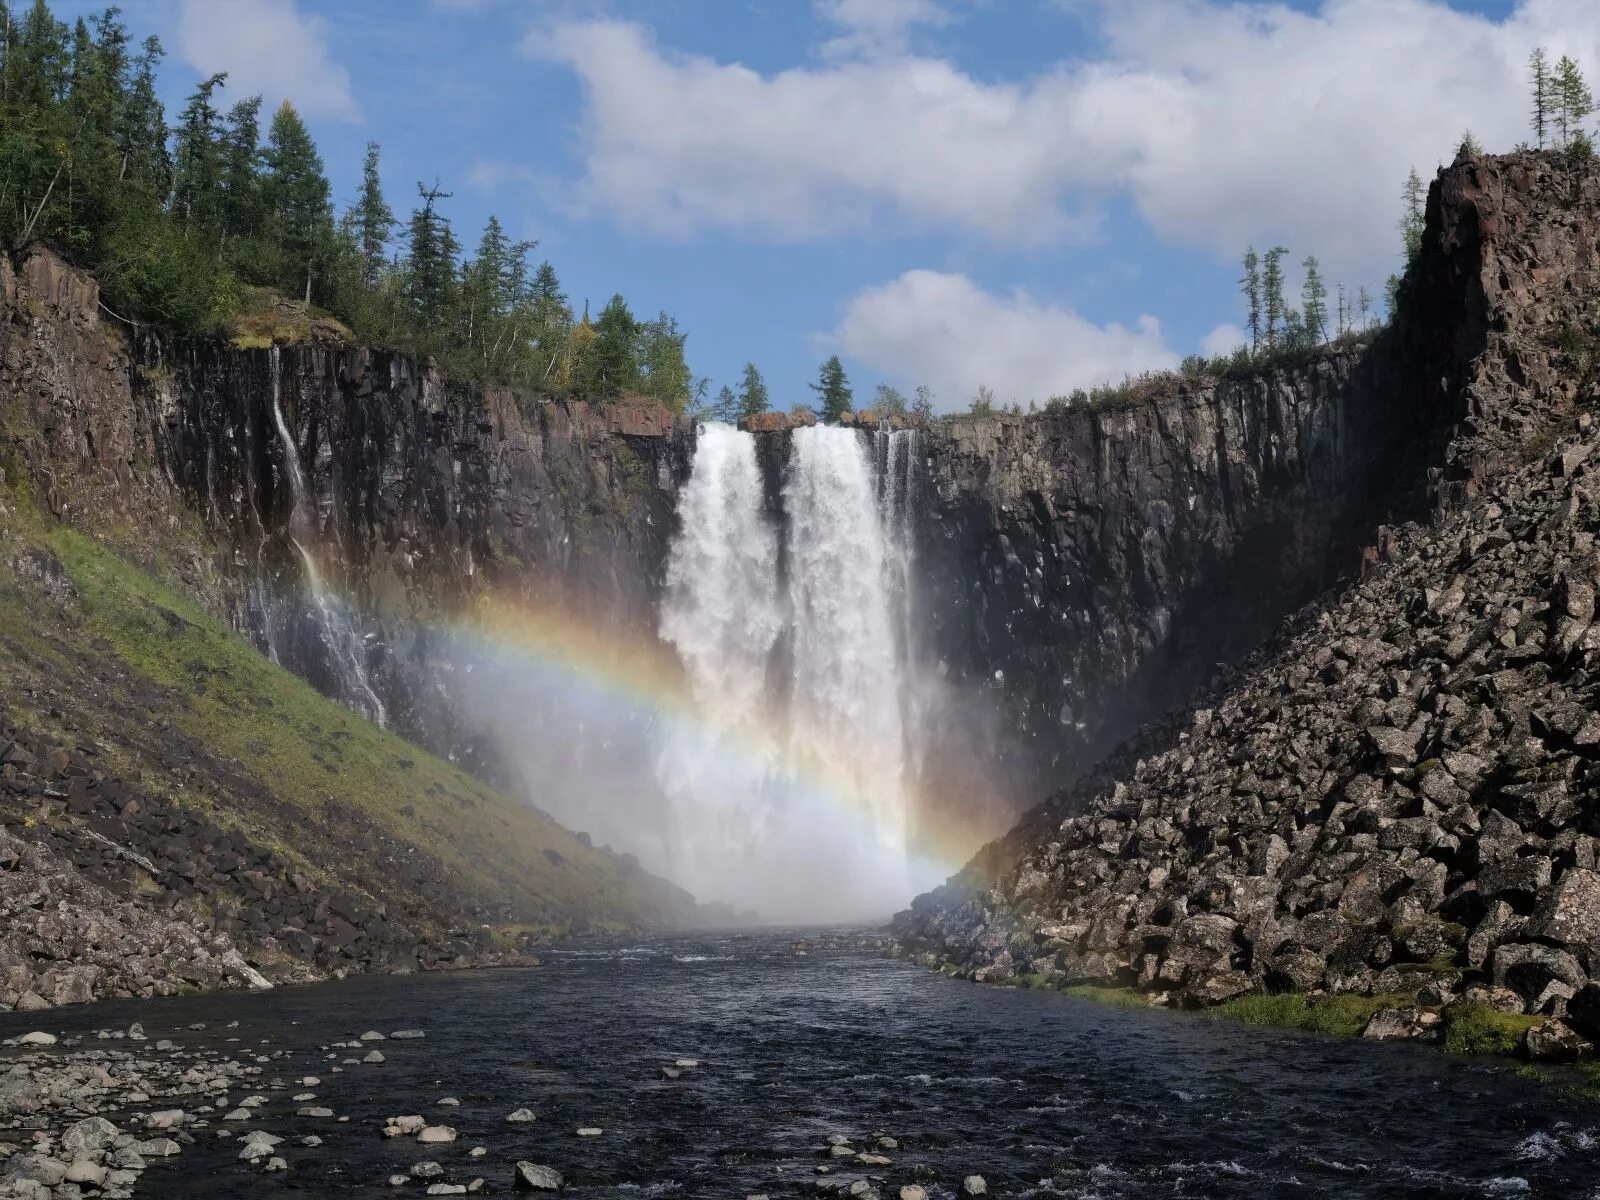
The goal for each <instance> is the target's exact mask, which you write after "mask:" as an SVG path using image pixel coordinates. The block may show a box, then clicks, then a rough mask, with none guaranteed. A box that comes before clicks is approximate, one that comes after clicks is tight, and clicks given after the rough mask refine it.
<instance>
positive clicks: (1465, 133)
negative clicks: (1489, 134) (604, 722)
mask: <svg viewBox="0 0 1600 1200" xmlns="http://www.w3.org/2000/svg"><path fill="white" fill-rule="evenodd" d="M1482 154H1483V143H1482V142H1480V141H1478V139H1477V138H1476V137H1474V136H1473V133H1472V130H1470V129H1463V130H1462V131H1461V144H1460V145H1459V146H1458V147H1457V148H1456V156H1457V157H1458V158H1460V157H1466V158H1478V157H1480V156H1481V155H1482Z"/></svg>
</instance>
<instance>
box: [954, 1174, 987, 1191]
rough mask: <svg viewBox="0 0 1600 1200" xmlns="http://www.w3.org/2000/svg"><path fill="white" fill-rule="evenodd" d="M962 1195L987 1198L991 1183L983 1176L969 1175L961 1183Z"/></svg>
mask: <svg viewBox="0 0 1600 1200" xmlns="http://www.w3.org/2000/svg"><path fill="white" fill-rule="evenodd" d="M961 1194H962V1195H963V1196H987V1195H988V1194H989V1183H988V1181H987V1180H985V1179H984V1177H983V1176H982V1175H968V1176H967V1177H966V1178H965V1179H963V1180H962V1181H961Z"/></svg>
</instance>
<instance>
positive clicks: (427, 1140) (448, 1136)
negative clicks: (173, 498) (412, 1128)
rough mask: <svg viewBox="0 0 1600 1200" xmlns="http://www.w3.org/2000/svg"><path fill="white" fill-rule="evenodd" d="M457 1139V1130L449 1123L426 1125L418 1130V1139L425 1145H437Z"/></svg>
mask: <svg viewBox="0 0 1600 1200" xmlns="http://www.w3.org/2000/svg"><path fill="white" fill-rule="evenodd" d="M455 1140H456V1131H455V1130H454V1129H452V1128H450V1126H448V1125H425V1126H423V1127H422V1128H421V1129H420V1130H418V1131H417V1141H419V1142H421V1143H422V1144H423V1145H436V1144H438V1143H440V1142H453V1141H455Z"/></svg>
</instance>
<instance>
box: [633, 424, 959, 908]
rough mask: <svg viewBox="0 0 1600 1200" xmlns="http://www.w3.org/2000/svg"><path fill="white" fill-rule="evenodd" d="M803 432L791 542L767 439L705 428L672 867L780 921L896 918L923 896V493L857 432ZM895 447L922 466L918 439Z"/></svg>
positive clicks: (667, 628)
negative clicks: (916, 584) (914, 823)
mask: <svg viewBox="0 0 1600 1200" xmlns="http://www.w3.org/2000/svg"><path fill="white" fill-rule="evenodd" d="M792 439H793V441H792V444H791V455H790V462H789V467H788V474H787V479H786V482H785V484H784V487H783V492H782V496H783V507H784V516H785V525H786V533H787V542H786V547H785V549H786V554H784V555H780V553H779V532H778V530H777V528H775V526H774V522H773V521H772V519H771V518H770V517H769V516H768V514H767V512H766V510H765V492H764V488H763V480H762V477H761V471H760V467H759V465H758V462H757V458H756V452H755V441H754V438H753V437H752V436H751V435H750V434H748V433H741V432H738V431H736V430H734V429H731V428H729V427H727V426H725V425H716V424H711V425H707V426H705V427H704V429H703V430H702V432H701V434H700V437H699V441H698V443H697V446H696V451H695V460H694V467H693V471H692V473H691V476H690V479H689V482H688V483H687V484H686V485H685V487H684V490H683V492H682V493H681V495H680V497H679V506H678V515H679V522H680V528H679V532H678V534H677V536H676V537H675V538H674V541H673V544H672V547H671V552H670V557H669V560H668V566H667V587H666V593H665V596H664V598H663V602H662V610H661V620H660V633H661V636H662V638H663V640H665V641H666V642H667V643H669V644H670V645H672V646H673V647H674V648H675V649H676V650H677V652H678V656H679V658H680V659H681V661H682V663H683V667H684V671H685V674H686V676H687V679H688V685H689V693H690V698H691V700H692V702H693V708H694V711H693V713H692V714H691V715H690V716H689V717H687V718H686V719H684V720H683V721H680V722H676V723H674V725H673V726H672V728H670V729H669V730H668V731H667V734H666V736H665V738H664V740H663V743H662V746H661V750H660V754H659V758H658V764H657V778H658V781H659V783H660V784H661V786H662V788H663V790H664V792H665V793H666V795H667V797H668V802H669V805H670V809H671V821H670V822H669V826H670V828H669V830H668V834H667V838H668V841H669V845H670V848H669V851H668V853H667V855H666V858H667V861H666V862H665V863H664V864H663V869H665V870H666V871H667V873H668V874H670V875H671V876H672V877H673V878H675V879H676V880H677V881H678V882H679V883H681V884H683V885H684V886H685V887H687V888H689V889H690V890H691V891H693V892H695V893H696V895H698V896H699V897H701V898H702V899H708V900H717V901H723V902H726V903H730V904H733V905H736V906H738V907H741V908H753V909H756V910H758V911H759V912H760V913H761V914H762V915H763V916H765V917H768V918H772V919H813V920H833V919H840V920H843V919H854V918H861V917H868V916H877V915H882V914H885V913H887V912H890V911H892V910H893V909H894V908H895V907H897V906H898V905H900V904H903V903H904V902H905V901H906V900H907V899H908V898H909V897H910V896H911V895H912V891H911V890H910V888H911V882H910V869H911V868H910V864H909V862H908V853H907V844H908V826H909V821H910V809H911V802H910V790H911V789H910V780H909V777H908V771H907V750H906V746H907V743H908V737H907V729H906V726H905V724H904V716H903V701H904V699H905V697H906V696H908V695H909V694H910V688H909V685H908V683H907V673H908V667H907V663H906V660H905V658H904V649H905V647H906V646H907V645H909V644H910V643H909V635H908V633H907V632H906V630H907V629H908V628H909V626H908V624H907V622H908V621H909V616H908V615H907V614H906V613H905V612H904V611H903V609H904V604H905V598H906V596H907V593H908V575H907V571H908V568H909V559H908V558H907V554H908V553H909V551H908V549H907V547H908V546H909V540H908V537H907V534H908V531H909V517H908V515H907V513H906V508H907V506H908V505H909V504H910V503H911V500H910V494H909V493H908V492H907V490H906V487H905V486H904V485H903V484H901V483H897V484H895V485H894V486H893V487H891V488H889V489H888V492H892V493H894V495H893V496H891V495H889V494H888V493H886V492H880V475H879V471H878V469H877V464H876V463H875V459H874V453H873V449H874V447H873V444H872V443H870V442H869V441H868V440H867V439H865V438H863V437H862V435H860V434H859V433H858V432H857V431H855V430H850V429H834V428H826V427H817V428H812V429H798V430H795V431H794V432H793V434H792ZM895 454H896V456H897V457H896V458H895V463H896V467H895V472H896V475H897V478H901V479H903V478H904V477H907V476H909V475H910V474H911V473H912V466H911V465H910V464H911V454H912V449H911V447H910V446H909V445H908V446H906V447H904V448H903V449H896V451H895ZM780 561H781V563H782V568H781V570H780ZM929 882H932V881H931V880H929Z"/></svg>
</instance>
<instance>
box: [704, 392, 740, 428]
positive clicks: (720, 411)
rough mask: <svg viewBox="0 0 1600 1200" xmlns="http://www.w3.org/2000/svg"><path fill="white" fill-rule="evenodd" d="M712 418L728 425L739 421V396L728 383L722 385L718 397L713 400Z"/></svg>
mask: <svg viewBox="0 0 1600 1200" xmlns="http://www.w3.org/2000/svg"><path fill="white" fill-rule="evenodd" d="M711 419H712V420H713V421H721V422H723V423H724V424H727V425H736V424H738V422H739V397H738V396H736V395H734V393H733V389H732V388H731V387H729V386H728V385H727V384H723V385H722V387H721V389H719V390H718V392H717V398H716V399H715V400H713V401H712V402H711Z"/></svg>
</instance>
